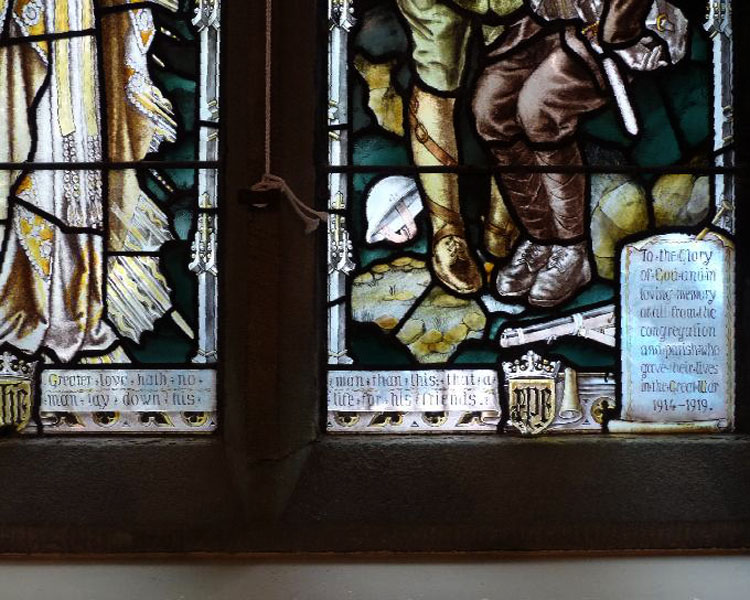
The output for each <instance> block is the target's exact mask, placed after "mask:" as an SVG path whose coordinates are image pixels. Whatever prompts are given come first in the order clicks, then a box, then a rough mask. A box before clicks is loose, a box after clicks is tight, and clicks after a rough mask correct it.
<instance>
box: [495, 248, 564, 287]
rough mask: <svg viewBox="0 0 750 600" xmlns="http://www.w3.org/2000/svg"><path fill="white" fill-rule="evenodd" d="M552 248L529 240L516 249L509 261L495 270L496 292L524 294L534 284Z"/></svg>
mask: <svg viewBox="0 0 750 600" xmlns="http://www.w3.org/2000/svg"><path fill="white" fill-rule="evenodd" d="M551 252H552V249H551V248H550V247H549V246H541V245H539V244H535V243H534V242H531V241H529V240H526V241H524V242H522V243H521V245H520V246H518V248H517V249H516V252H515V254H514V255H513V258H512V259H511V261H510V263H509V264H508V265H507V266H506V267H504V268H502V269H500V270H499V271H498V272H497V280H496V282H495V285H496V286H497V292H498V294H500V295H501V296H510V297H512V298H517V297H520V296H525V295H526V293H527V292H528V291H529V290H530V289H531V286H532V285H533V284H534V280H535V279H536V276H537V273H538V272H539V271H540V270H541V269H542V268H544V266H545V265H546V264H547V259H548V258H549V255H550V253H551Z"/></svg>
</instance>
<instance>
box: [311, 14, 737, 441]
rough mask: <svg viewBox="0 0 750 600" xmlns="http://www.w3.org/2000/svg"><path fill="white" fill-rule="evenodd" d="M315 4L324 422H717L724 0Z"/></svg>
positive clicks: (580, 425)
mask: <svg viewBox="0 0 750 600" xmlns="http://www.w3.org/2000/svg"><path fill="white" fill-rule="evenodd" d="M327 10H328V12H327V19H328V24H329V29H328V51H327V82H328V85H327V89H326V98H325V99H324V102H325V105H326V107H327V114H326V123H325V124H324V128H325V134H324V136H322V137H324V138H325V140H326V144H327V157H326V165H325V173H326V176H327V183H328V199H327V203H328V209H329V211H330V213H331V218H330V219H329V230H328V243H327V245H326V248H327V256H326V264H327V266H328V273H327V297H326V302H327V305H326V310H327V336H326V337H327V339H326V345H327V357H328V360H327V363H328V364H327V416H328V418H327V429H328V431H329V432H333V433H424V432H426V433H441V432H444V433H458V432H467V433H468V432H477V433H481V432H486V433H495V432H497V431H501V432H504V433H506V434H524V435H537V434H545V433H601V432H605V431H609V432H660V433H664V432H686V431H690V432H700V431H704V432H716V431H727V430H731V429H732V427H733V419H734V415H733V403H734V378H735V374H734V298H735V290H734V279H733V277H734V276H733V273H734V260H735V259H734V246H733V241H732V239H733V237H732V236H733V232H734V228H735V217H734V202H735V180H734V163H733V156H734V139H733V115H732V111H733V98H732V64H733V46H732V29H731V2H730V1H729V0H722V1H718V2H710V3H709V7H708V10H707V9H706V3H705V2H698V1H688V0H685V1H679V0H674V2H667V1H665V0H329V2H328V3H327ZM323 153H325V152H323Z"/></svg>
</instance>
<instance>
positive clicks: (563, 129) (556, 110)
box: [518, 89, 573, 144]
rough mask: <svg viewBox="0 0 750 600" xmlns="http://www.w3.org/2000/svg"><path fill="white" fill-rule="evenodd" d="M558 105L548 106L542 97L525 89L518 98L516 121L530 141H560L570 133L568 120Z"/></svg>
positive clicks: (543, 142)
mask: <svg viewBox="0 0 750 600" xmlns="http://www.w3.org/2000/svg"><path fill="white" fill-rule="evenodd" d="M569 121H570V119H568V118H567V117H566V115H565V114H564V111H563V110H561V108H560V107H552V106H548V105H547V104H546V103H545V102H544V97H541V96H540V95H537V94H534V93H532V92H530V91H528V90H526V89H524V91H523V92H522V93H521V95H520V96H519V99H518V122H519V123H520V124H521V127H522V128H523V131H524V133H525V134H526V137H528V138H529V141H530V142H532V143H538V144H550V143H556V142H560V141H562V140H563V139H565V138H566V137H568V136H569V135H571V133H572V129H571V127H573V124H572V123H571V122H569Z"/></svg>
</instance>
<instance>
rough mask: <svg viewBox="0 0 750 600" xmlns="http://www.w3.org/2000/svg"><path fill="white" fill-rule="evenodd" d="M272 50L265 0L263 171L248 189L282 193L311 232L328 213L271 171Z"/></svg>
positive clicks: (269, 13) (270, 2)
mask: <svg viewBox="0 0 750 600" xmlns="http://www.w3.org/2000/svg"><path fill="white" fill-rule="evenodd" d="M272 52H273V0H266V65H265V68H266V82H265V83H266V98H265V103H266V123H265V125H266V130H265V147H264V152H265V171H264V173H263V177H261V179H260V181H259V182H258V183H256V184H255V185H253V186H252V187H251V188H250V189H251V190H253V191H254V192H269V191H272V190H277V191H279V192H281V194H283V195H284V196H285V197H286V199H287V200H289V204H291V205H292V208H293V209H294V212H296V213H297V215H298V216H299V218H300V219H302V221H303V222H304V223H305V233H312V232H313V231H315V230H316V229H317V228H318V225H320V222H321V221H328V214H327V213H324V212H321V211H317V210H314V209H313V208H310V207H309V206H308V205H307V204H305V203H304V202H302V200H300V199H299V198H298V197H297V195H296V194H295V193H294V192H293V191H292V190H291V188H290V187H289V185H288V184H287V182H286V181H285V180H284V178H283V177H279V176H278V175H273V174H272V173H271V67H272V59H271V56H272Z"/></svg>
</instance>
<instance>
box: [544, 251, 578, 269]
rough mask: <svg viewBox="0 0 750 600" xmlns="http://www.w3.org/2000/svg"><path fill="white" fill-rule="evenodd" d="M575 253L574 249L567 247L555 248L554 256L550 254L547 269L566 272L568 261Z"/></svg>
mask: <svg viewBox="0 0 750 600" xmlns="http://www.w3.org/2000/svg"><path fill="white" fill-rule="evenodd" d="M574 252H575V249H574V248H569V247H566V246H555V247H554V248H552V254H550V257H549V260H548V261H547V268H549V269H557V270H558V271H561V272H562V271H564V270H565V266H566V265H565V263H566V262H567V260H566V259H568V257H569V256H570V255H571V254H572V253H574Z"/></svg>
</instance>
